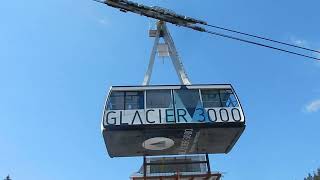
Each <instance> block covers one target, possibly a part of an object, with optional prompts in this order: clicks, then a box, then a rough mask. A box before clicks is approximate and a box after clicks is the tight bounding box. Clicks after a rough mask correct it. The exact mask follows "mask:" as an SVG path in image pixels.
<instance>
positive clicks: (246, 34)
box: [206, 24, 320, 53]
mask: <svg viewBox="0 0 320 180" xmlns="http://www.w3.org/2000/svg"><path fill="white" fill-rule="evenodd" d="M206 26H209V27H213V28H216V29H220V30H224V31H229V32H233V33H237V34H241V35H245V36H249V37H254V38H257V39H262V40H265V41H270V42H274V43H278V44H282V45H286V46H291V47H295V48H299V49H303V50H307V51H312V52H316V53H320V51H317V50H314V49H310V48H306V47H302V46H298V45H294V44H289V43H285V42H281V41H277V40H273V39H270V38H266V37H262V36H257V35H253V34H249V33H244V32H240V31H236V30H232V29H229V28H224V27H221V26H215V25H210V24H207V25H206Z"/></svg>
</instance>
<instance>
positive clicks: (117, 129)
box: [101, 84, 245, 157]
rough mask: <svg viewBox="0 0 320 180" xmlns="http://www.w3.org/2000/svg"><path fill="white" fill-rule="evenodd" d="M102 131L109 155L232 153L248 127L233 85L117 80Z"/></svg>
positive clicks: (107, 101)
mask: <svg viewBox="0 0 320 180" xmlns="http://www.w3.org/2000/svg"><path fill="white" fill-rule="evenodd" d="M101 127H102V133H103V137H104V141H105V144H106V147H107V150H108V153H109V155H110V157H130V156H143V155H148V156H154V155H175V154H202V153H208V154H213V153H228V152H229V151H230V150H231V149H232V147H233V146H234V144H235V143H236V142H237V140H238V139H239V137H240V136H241V134H242V132H243V131H244V128H245V118H244V114H243V111H242V108H241V105H240V102H239V100H238V98H237V96H236V94H235V92H234V90H233V88H232V86H231V85H229V84H226V85H187V86H185V85H172V86H167V85H160V86H155V85H154V86H113V87H111V90H110V92H109V95H108V98H107V100H106V104H105V109H104V113H103V120H102V126H101Z"/></svg>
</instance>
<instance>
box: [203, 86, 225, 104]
mask: <svg viewBox="0 0 320 180" xmlns="http://www.w3.org/2000/svg"><path fill="white" fill-rule="evenodd" d="M201 96H202V101H203V106H204V107H205V108H209V107H221V106H222V105H221V101H220V94H219V90H218V89H207V90H201Z"/></svg>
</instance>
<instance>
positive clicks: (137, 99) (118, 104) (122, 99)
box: [107, 91, 144, 110]
mask: <svg viewBox="0 0 320 180" xmlns="http://www.w3.org/2000/svg"><path fill="white" fill-rule="evenodd" d="M107 107H108V110H131V109H144V93H143V91H114V92H112V93H111V95H110V97H109V101H108V106H107Z"/></svg>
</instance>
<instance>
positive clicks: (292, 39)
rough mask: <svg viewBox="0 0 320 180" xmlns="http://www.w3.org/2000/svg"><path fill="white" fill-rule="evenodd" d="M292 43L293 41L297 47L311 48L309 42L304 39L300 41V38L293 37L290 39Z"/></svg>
mask: <svg viewBox="0 0 320 180" xmlns="http://www.w3.org/2000/svg"><path fill="white" fill-rule="evenodd" d="M290 41H291V42H292V43H293V44H294V45H297V46H301V47H305V48H308V47H310V43H309V41H307V40H304V39H299V38H296V37H291V38H290Z"/></svg>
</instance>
